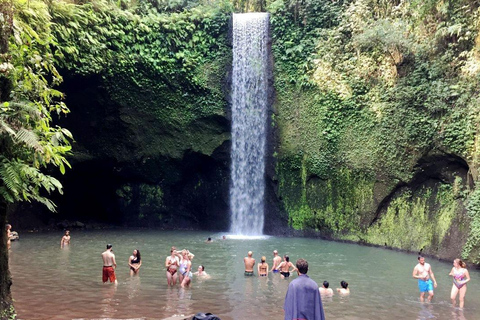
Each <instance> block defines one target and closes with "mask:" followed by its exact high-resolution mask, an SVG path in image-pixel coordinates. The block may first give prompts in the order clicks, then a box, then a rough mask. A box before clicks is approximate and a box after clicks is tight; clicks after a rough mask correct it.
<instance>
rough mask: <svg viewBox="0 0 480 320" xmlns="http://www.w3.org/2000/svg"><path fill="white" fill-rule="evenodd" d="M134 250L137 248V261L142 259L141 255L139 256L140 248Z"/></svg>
mask: <svg viewBox="0 0 480 320" xmlns="http://www.w3.org/2000/svg"><path fill="white" fill-rule="evenodd" d="M135 250H137V259H138V261H140V260H142V257H141V256H140V250H138V249H135Z"/></svg>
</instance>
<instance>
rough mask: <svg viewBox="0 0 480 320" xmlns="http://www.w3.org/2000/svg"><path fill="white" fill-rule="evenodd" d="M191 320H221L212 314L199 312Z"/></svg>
mask: <svg viewBox="0 0 480 320" xmlns="http://www.w3.org/2000/svg"><path fill="white" fill-rule="evenodd" d="M192 320H221V319H220V318H219V317H217V316H216V315H214V314H211V313H203V312H199V313H197V314H196V315H194V316H193V318H192Z"/></svg>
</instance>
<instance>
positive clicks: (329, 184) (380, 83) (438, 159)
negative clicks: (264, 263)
mask: <svg viewBox="0 0 480 320" xmlns="http://www.w3.org/2000/svg"><path fill="white" fill-rule="evenodd" d="M269 10H270V11H271V12H272V35H273V43H272V50H273V54H274V59H275V70H274V73H275V89H276V95H277V99H276V103H275V105H274V108H275V115H274V117H273V127H274V129H275V130H276V132H278V143H277V148H276V150H275V154H274V156H275V160H276V175H275V176H272V180H273V181H276V182H277V189H276V194H277V197H278V199H281V203H282V205H283V208H284V210H285V211H286V212H287V216H288V217H287V218H286V219H287V220H288V223H289V225H290V226H292V227H293V228H294V229H295V230H298V232H299V233H308V234H310V233H312V232H313V233H316V234H317V235H321V236H324V237H328V238H333V239H343V240H352V241H358V242H362V243H366V244H373V245H379V246H386V247H390V248H398V249H403V250H409V251H413V252H419V251H422V252H423V253H426V254H431V255H434V256H438V257H440V258H445V259H451V258H455V257H463V258H464V259H466V260H468V261H470V262H474V263H479V262H480V256H478V250H479V247H480V241H479V235H478V232H479V231H478V230H479V228H478V226H479V225H480V220H479V215H478V210H477V209H476V205H477V204H478V199H477V198H478V197H477V196H476V195H477V194H478V192H477V190H478V187H477V181H478V168H479V165H478V163H479V162H478V157H479V152H478V150H479V149H478V141H479V140H478V138H479V130H478V123H479V116H478V114H479V113H478V111H479V109H478V106H479V104H478V91H475V90H477V89H478V88H479V87H480V86H479V85H480V83H479V81H478V70H479V68H478V66H479V65H480V64H479V62H480V61H479V60H478V55H477V52H478V34H479V30H478V28H477V26H478V21H477V19H478V18H477V15H476V14H474V13H473V12H477V11H478V7H477V5H474V4H472V3H470V2H469V1H457V2H445V1H427V2H424V1H409V2H402V3H401V4H398V3H397V4H393V3H391V4H387V3H386V2H382V5H381V4H380V2H379V1H375V0H367V1H344V2H342V3H340V2H330V1H309V2H305V3H302V4H298V3H295V2H290V1H275V2H273V3H271V4H270V6H269ZM460 12H461V13H460ZM439 21H441V23H439ZM454 29H455V30H456V31H458V33H457V32H452V30H454ZM460 29H461V30H460Z"/></svg>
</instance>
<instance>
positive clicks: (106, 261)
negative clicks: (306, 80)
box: [102, 244, 118, 285]
mask: <svg viewBox="0 0 480 320" xmlns="http://www.w3.org/2000/svg"><path fill="white" fill-rule="evenodd" d="M112 247H113V246H112V245H111V244H107V250H105V252H103V253H102V259H103V276H102V280H103V283H105V282H107V280H110V282H115V285H116V284H117V283H118V282H117V277H116V276H115V268H116V267H117V262H116V261H115V255H114V254H113V252H112V251H113V250H112Z"/></svg>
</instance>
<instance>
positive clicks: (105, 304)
mask: <svg viewBox="0 0 480 320" xmlns="http://www.w3.org/2000/svg"><path fill="white" fill-rule="evenodd" d="M100 291H101V294H102V299H101V301H100V304H101V306H102V307H101V317H102V318H113V317H114V316H115V313H116V311H117V309H116V306H117V305H118V300H116V299H115V292H116V291H117V286H116V285H108V284H105V285H103V286H102V288H101V289H100Z"/></svg>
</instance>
